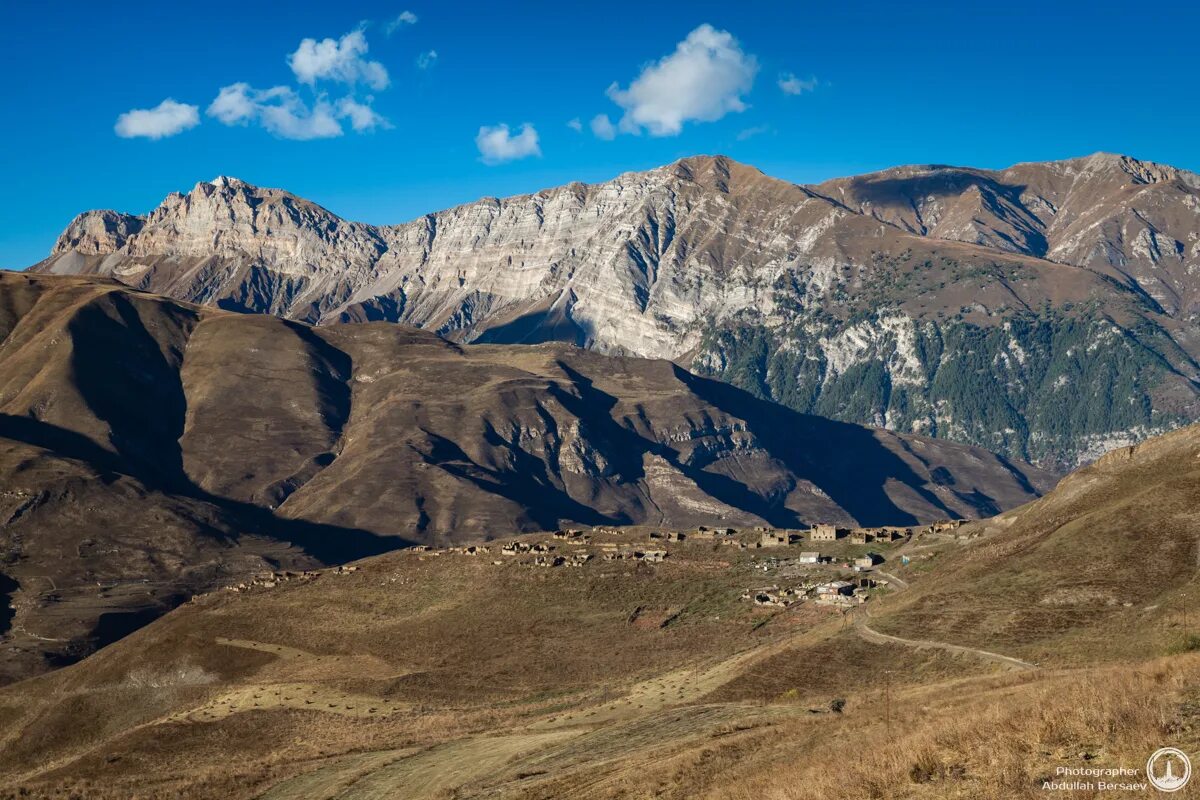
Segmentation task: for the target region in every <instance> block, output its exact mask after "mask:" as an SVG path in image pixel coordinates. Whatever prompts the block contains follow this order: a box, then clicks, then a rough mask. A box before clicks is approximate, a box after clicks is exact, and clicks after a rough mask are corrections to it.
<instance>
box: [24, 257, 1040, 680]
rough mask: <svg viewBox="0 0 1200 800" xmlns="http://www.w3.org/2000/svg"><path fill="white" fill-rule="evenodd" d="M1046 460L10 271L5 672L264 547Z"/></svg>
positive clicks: (571, 517) (680, 509)
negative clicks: (1008, 456)
mask: <svg viewBox="0 0 1200 800" xmlns="http://www.w3.org/2000/svg"><path fill="white" fill-rule="evenodd" d="M1055 480H1056V476H1055V475H1053V474H1050V473H1047V472H1044V471H1042V470H1039V469H1037V468H1035V467H1031V466H1029V465H1027V464H1022V463H1019V462H1012V461H1009V460H1006V459H1005V458H1003V457H1000V456H996V455H994V454H992V453H989V452H987V451H985V450H982V449H980V448H976V447H970V446H965V445H960V444H955V443H952V442H947V441H942V440H935V439H930V438H927V437H922V436H913V435H901V434H896V433H893V432H889V431H886V430H881V429H871V428H866V427H863V426H859V425H854V424H849V423H842V422H837V421H833V420H828V419H824V418H821V417H816V416H812V415H805V414H800V413H797V412H795V411H791V410H789V409H787V408H784V407H782V406H779V405H777V404H774V403H771V402H769V401H764V400H761V399H759V398H756V397H754V396H752V395H750V394H749V393H747V392H744V391H742V390H739V389H737V388H735V387H732V386H729V385H728V384H726V383H723V382H720V381H717V380H713V379H710V378H704V377H701V376H697V375H694V374H692V373H689V372H687V371H686V370H684V369H682V368H681V367H679V366H678V365H677V364H675V363H673V362H670V361H665V360H648V359H638V358H632V357H618V356H609V355H603V354H599V353H595V352H589V351H586V350H582V349H579V348H576V347H574V346H571V345H565V344H559V343H547V344H543V345H538V346H515V345H470V346H466V345H460V344H457V343H454V342H450V341H447V340H446V339H443V338H441V337H439V336H437V335H436V334H434V333H432V332H429V331H423V330H419V329H416V328H412V327H408V326H403V325H396V324H391V323H370V324H354V325H333V326H320V327H313V326H310V325H307V324H305V323H300V322H293V321H289V320H284V319H280V318H278V317H274V316H270V315H247V314H237V313H231V312H227V311H221V310H219V309H212V308H205V307H201V306H195V305H191V304H186V303H181V302H178V301H174V300H170V299H167V298H163V297H161V296H156V295H151V294H146V293H143V292H140V291H135V290H132V289H130V288H128V287H126V286H124V285H123V284H121V283H118V282H116V281H112V280H109V279H103V278H93V277H63V276H51V275H39V274H36V273H11V272H9V273H0V607H2V608H3V609H4V612H3V615H0V636H2V637H3V647H0V679H2V678H4V677H5V676H8V677H14V676H19V675H22V674H28V673H29V672H36V671H39V670H41V669H45V668H46V667H47V666H54V665H57V664H62V663H68V662H70V661H71V660H74V659H76V658H78V657H79V656H81V655H83V654H85V653H87V652H89V651H90V650H91V649H92V648H94V647H95V646H97V645H102V644H104V643H105V642H108V641H112V640H114V639H116V638H119V637H120V636H122V635H124V634H126V633H128V632H129V631H131V630H133V629H135V628H137V627H138V626H139V625H142V624H144V623H145V622H147V621H149V620H150V619H153V618H154V617H155V616H156V615H158V614H161V613H162V612H163V611H164V610H167V609H169V608H171V607H173V606H174V605H176V604H178V603H179V602H182V601H184V600H186V599H187V598H188V597H191V596H192V595H194V594H196V593H197V592H201V591H207V590H210V589H213V588H217V587H220V586H224V585H232V584H236V583H238V582H240V581H243V580H245V579H246V578H247V577H248V576H250V575H253V574H256V573H261V572H263V571H264V570H265V571H268V572H269V571H271V570H276V569H279V570H290V571H302V570H306V569H311V568H315V567H319V566H322V565H329V564H340V563H344V562H346V561H350V560H353V559H356V558H361V557H363V556H367V555H373V554H377V553H381V552H384V551H387V550H392V549H397V548H401V547H404V546H406V545H410V544H417V543H420V544H434V545H443V546H444V545H449V544H454V543H461V542H478V541H484V540H487V539H489V538H493V537H495V536H498V535H511V534H512V533H520V532H527V531H545V530H554V529H555V528H557V527H558V526H560V525H570V524H576V525H588V526H605V525H628V524H651V525H674V526H689V525H700V524H712V523H713V522H714V521H719V522H721V523H722V524H731V525H739V526H741V525H745V526H750V525H768V524H769V525H774V526H779V527H799V526H801V525H804V524H810V523H813V522H821V521H826V522H835V523H839V524H853V523H861V524H897V525H906V524H914V523H917V522H929V521H932V520H935V519H939V518H946V517H979V516H987V515H990V514H994V513H997V512H999V511H1002V510H1005V509H1009V508H1012V507H1014V506H1016V505H1019V504H1021V503H1023V502H1026V501H1028V500H1031V499H1033V498H1035V497H1037V496H1039V495H1040V494H1041V493H1043V492H1044V491H1046V490H1047V489H1049V488H1050V487H1051V486H1052V485H1053V484H1054V482H1055ZM10 607H11V610H10Z"/></svg>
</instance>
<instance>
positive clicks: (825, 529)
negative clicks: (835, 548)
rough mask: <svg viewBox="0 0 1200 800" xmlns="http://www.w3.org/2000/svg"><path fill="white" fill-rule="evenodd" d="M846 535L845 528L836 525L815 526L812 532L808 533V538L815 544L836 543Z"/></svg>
mask: <svg viewBox="0 0 1200 800" xmlns="http://www.w3.org/2000/svg"><path fill="white" fill-rule="evenodd" d="M846 533H847V531H846V529H845V528H839V527H837V526H836V525H825V524H817V525H813V526H812V530H810V531H809V532H808V538H809V541H813V542H836V541H837V540H838V539H840V538H841V537H843V536H845V535H846Z"/></svg>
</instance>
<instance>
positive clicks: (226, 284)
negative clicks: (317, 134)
mask: <svg viewBox="0 0 1200 800" xmlns="http://www.w3.org/2000/svg"><path fill="white" fill-rule="evenodd" d="M1198 187H1200V179H1198V178H1197V177H1196V176H1195V175H1192V174H1191V173H1187V172H1183V171H1181V170H1177V169H1174V168H1171V167H1166V166H1161V165H1156V164H1150V163H1147V162H1140V161H1137V160H1135V159H1131V158H1127V157H1123V156H1110V155H1105V154H1099V155H1096V156H1090V157H1087V158H1082V159H1073V160H1070V161H1061V162H1050V163H1046V164H1021V165H1017V166H1014V167H1012V168H1010V169H1008V170H1003V171H987V170H976V169H969V168H958V167H902V168H897V169H894V170H888V171H886V172H882V173H876V174H873V175H866V176H861V177H857V178H849V179H842V180H837V181H830V182H828V183H825V184H821V185H819V186H812V187H802V186H797V185H794V184H790V183H787V182H784V181H779V180H775V179H772V178H769V177H767V176H765V175H763V174H762V173H761V172H759V171H758V170H756V169H754V168H752V167H748V166H745V165H742V164H738V163H736V162H733V161H731V160H729V159H727V158H723V157H697V158H690V159H684V160H682V161H680V162H677V163H675V164H671V165H668V166H665V167H662V168H659V169H655V170H651V171H649V172H644V173H628V174H625V175H621V176H619V177H617V178H615V179H613V180H611V181H608V182H605V183H600V184H594V185H585V184H580V183H574V184H568V185H566V186H562V187H559V188H555V189H548V190H545V191H541V192H538V193H535V194H531V195H523V196H518V197H512V198H507V199H495V198H485V199H483V200H480V201H478V202H475V203H470V204H467V205H463V206H459V207H457V208H452V209H449V210H446V211H441V212H437V213H433V214H429V215H426V216H424V217H421V218H420V219H417V220H414V221H412V222H409V223H406V224H403V225H396V226H383V227H373V226H369V225H363V224H360V223H353V222H347V221H345V220H342V219H340V218H338V217H337V216H336V215H334V214H332V213H330V212H328V211H326V210H325V209H323V208H320V207H319V206H316V205H314V204H312V203H310V202H307V201H305V200H302V199H300V198H298V197H295V196H293V195H290V194H288V193H287V192H283V191H279V190H274V189H261V188H258V187H254V186H251V185H249V184H246V183H244V182H242V181H238V180H236V179H232V178H219V179H217V180H215V181H212V182H209V183H201V184H198V185H197V186H196V187H195V188H193V189H192V190H191V191H190V192H188V193H187V194H183V195H180V194H173V195H171V196H170V197H168V198H167V199H166V200H165V201H164V202H163V203H162V204H161V205H160V206H159V207H158V208H156V209H155V210H154V211H152V212H151V213H150V214H148V215H146V216H145V217H131V216H128V215H120V214H116V213H115V212H110V211H102V212H89V213H87V214H83V215H81V216H80V217H79V218H78V219H76V220H75V221H74V222H73V223H72V224H71V226H70V227H69V228H68V230H67V231H66V232H65V233H64V234H63V236H62V238H61V239H60V240H59V242H58V244H57V245H56V246H55V248H54V252H53V254H52V255H51V257H50V258H49V259H47V260H46V261H45V262H43V263H42V264H40V265H38V267H36V269H38V270H42V271H46V272H52V273H60V274H64V273H65V274H98V275H106V276H110V277H114V278H117V279H118V280H121V281H123V282H125V283H127V284H129V285H131V286H135V287H138V288H142V289H147V290H151V291H155V292H160V293H163V294H167V295H169V296H171V297H174V298H178V299H183V300H189V301H193V302H199V303H207V304H212V305H217V306H220V307H222V308H226V309H232V310H239V311H248V312H268V313H272V314H276V315H280V316H284V317H287V318H291V319H297V320H303V321H306V322H313V323H332V322H354V321H372V320H386V321H396V322H405V323H409V324H413V325H416V326H419V327H422V328H425V329H428V330H432V331H435V332H437V333H439V334H442V335H444V336H447V337H448V338H451V339H453V340H456V341H462V342H490V343H538V342H544V341H566V342H570V343H574V344H579V345H582V346H585V347H588V348H591V349H595V350H598V351H601V352H607V353H618V354H629V355H638V356H647V357H660V358H670V359H675V360H677V361H679V362H680V363H682V364H684V365H685V366H689V367H693V368H695V369H698V370H701V371H704V372H707V373H709V374H712V375H716V376H719V377H722V378H724V379H726V380H728V381H730V382H733V383H735V384H737V385H739V386H742V387H744V388H747V389H749V390H751V391H752V392H754V393H756V394H758V395H760V396H762V397H766V398H771V399H775V400H778V401H780V402H784V403H786V404H787V405H790V406H791V407H793V408H795V409H797V410H801V411H808V412H815V413H820V414H824V415H827V416H833V417H836V418H839V419H844V420H847V421H855V422H864V423H869V424H878V425H886V426H888V427H891V428H894V429H897V430H905V431H913V432H922V433H927V434H931V435H934V436H943V437H949V438H956V439H959V440H963V441H968V442H971V443H975V444H980V445H983V446H985V447H988V448H992V449H996V450H999V451H1001V452H1004V453H1006V454H1009V455H1012V456H1016V457H1020V458H1023V459H1028V460H1034V461H1036V462H1039V463H1043V464H1046V465H1048V466H1052V467H1055V468H1059V469H1062V468H1067V467H1070V466H1073V465H1075V464H1077V463H1079V462H1080V461H1081V460H1086V459H1088V458H1090V457H1094V455H1096V454H1097V453H1098V452H1100V451H1102V450H1103V449H1104V448H1105V447H1107V446H1112V445H1118V444H1121V443H1126V442H1132V441H1137V440H1138V439H1140V438H1143V437H1145V436H1146V435H1149V434H1152V433H1154V432H1156V431H1161V430H1165V429H1167V428H1170V427H1173V426H1175V425H1178V424H1181V423H1183V422H1187V421H1190V420H1194V419H1197V418H1200V390H1198V389H1197V387H1198V386H1200V367H1198V366H1197V361H1196V359H1197V358H1198V357H1200V342H1198V341H1197V340H1196V336H1195V334H1194V333H1193V332H1192V331H1193V329H1194V325H1192V324H1191V318H1192V315H1193V314H1194V313H1195V312H1196V310H1197V307H1198V304H1200V281H1197V280H1196V279H1195V277H1194V275H1195V274H1196V273H1197V271H1198V270H1200V188H1198ZM1097 342H1107V343H1108V349H1106V350H1104V351H1100V350H1098V349H1097V348H1096V347H1094V346H1092V345H1095V343H1097ZM1081 354H1082V355H1081ZM1114 396H1115V397H1118V398H1119V401H1118V402H1112V403H1108V404H1107V405H1104V406H1103V407H1101V405H1098V404H1097V401H1096V400H1095V398H1098V397H1114Z"/></svg>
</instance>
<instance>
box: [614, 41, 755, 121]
mask: <svg viewBox="0 0 1200 800" xmlns="http://www.w3.org/2000/svg"><path fill="white" fill-rule="evenodd" d="M757 73H758V62H757V61H756V60H755V58H754V56H752V55H748V54H746V53H745V52H743V51H742V48H741V45H740V44H739V43H738V41H737V39H735V38H734V37H733V35H732V34H730V33H729V32H728V31H720V30H717V29H716V28H714V27H713V26H711V25H707V24H705V25H701V26H700V27H698V28H696V29H695V30H694V31H692V32H691V33H689V34H688V35H687V38H686V39H684V40H683V41H682V42H680V43H679V44H678V45H676V46H675V52H674V53H671V54H670V55H668V56H664V57H663V58H661V59H660V60H658V61H657V62H655V63H653V64H649V65H647V66H646V67H645V68H643V69H642V72H641V74H640V75H638V76H637V78H636V79H634V81H633V83H631V84H629V88H628V89H621V88H620V87H619V86H618V85H617V84H616V83H613V84H612V85H611V86H609V87H608V96H609V98H611V99H612V100H613V102H615V103H616V104H617V105H619V106H621V108H623V109H625V115H624V116H623V117H622V118H621V121H620V123H619V125H620V129H621V131H623V132H625V133H639V132H640V131H641V130H642V129H643V128H644V129H646V130H648V131H649V132H650V134H651V135H652V136H675V135H677V134H678V133H679V132H680V131H681V130H683V124H684V123H685V122H690V121H696V122H712V121H714V120H718V119H720V118H721V117H723V116H725V115H726V114H728V113H730V112H737V111H743V110H745V108H746V104H745V102H744V101H743V100H742V95H743V94H745V93H746V92H749V91H750V88H751V87H752V86H753V85H754V76H755V75H756V74H757Z"/></svg>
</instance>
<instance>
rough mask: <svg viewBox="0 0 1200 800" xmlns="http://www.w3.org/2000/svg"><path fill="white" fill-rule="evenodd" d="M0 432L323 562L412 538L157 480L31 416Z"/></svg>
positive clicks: (6, 419)
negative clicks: (208, 511) (197, 505)
mask: <svg viewBox="0 0 1200 800" xmlns="http://www.w3.org/2000/svg"><path fill="white" fill-rule="evenodd" d="M0 438H4V439H9V440H11V441H14V442H20V443H22V444H27V445H31V446H33V447H38V448H41V449H43V450H47V451H49V452H50V453H51V454H52V455H54V456H58V457H62V458H68V459H72V460H74V461H80V462H83V463H84V464H86V465H88V466H89V467H91V468H92V469H94V470H96V471H97V472H98V473H100V474H101V476H102V477H103V478H105V479H108V480H112V479H114V478H116V477H117V476H118V475H128V476H129V477H131V478H135V479H136V480H138V481H139V482H141V483H142V485H143V486H145V487H146V488H147V489H150V490H153V491H158V492H162V493H163V494H167V495H172V496H175V497H179V498H185V499H188V500H198V501H200V502H203V503H207V504H209V505H210V506H213V507H214V508H215V509H216V510H217V511H218V512H219V517H220V519H221V520H222V521H223V522H224V523H225V525H226V527H228V528H229V529H230V530H232V531H236V532H237V534H239V535H240V534H255V535H258V536H265V537H268V538H272V539H276V540H278V541H283V542H287V543H289V544H292V545H295V546H296V547H299V548H301V549H303V550H304V551H305V552H306V553H308V554H309V555H311V556H312V557H313V558H316V559H318V560H319V561H321V562H323V563H325V564H340V563H344V562H346V561H354V560H356V559H359V558H366V557H367V556H373V555H379V554H380V553H386V552H388V551H390V550H396V549H398V548H401V547H406V546H408V545H410V544H412V542H411V541H409V540H408V539H404V538H402V537H399V536H379V535H377V534H374V533H371V532H370V531H365V530H362V529H361V528H348V527H343V526H339V525H328V524H325V523H321V522H310V521H308V520H303V519H289V518H287V517H281V516H278V515H276V514H275V513H274V512H273V511H271V510H270V509H268V508H262V507H259V506H256V505H253V504H251V503H244V502H241V501H239V500H231V499H229V498H225V497H218V496H217V495H214V494H212V493H210V492H207V491H205V490H204V489H202V488H200V487H199V486H196V485H195V484H194V483H192V482H191V481H189V480H185V481H181V480H180V479H179V476H178V475H175V476H166V477H167V480H159V479H158V478H159V477H160V476H159V475H157V474H155V473H154V472H146V471H143V470H138V469H133V468H131V465H130V464H129V463H128V462H126V461H124V460H123V459H122V458H121V457H120V456H118V455H115V454H114V453H112V452H110V451H108V450H106V449H104V448H103V447H101V446H100V445H98V444H96V443H95V442H94V441H92V440H91V439H89V438H88V437H87V436H84V435H83V434H81V433H76V432H75V431H71V430H67V429H66V428H60V427H58V426H57V425H51V424H50V423H47V422H41V421H39V420H36V419H32V418H30V417H16V416H13V415H11V414H0ZM211 533H212V535H214V536H221V535H223V534H222V532H220V531H216V530H213V531H211Z"/></svg>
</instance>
